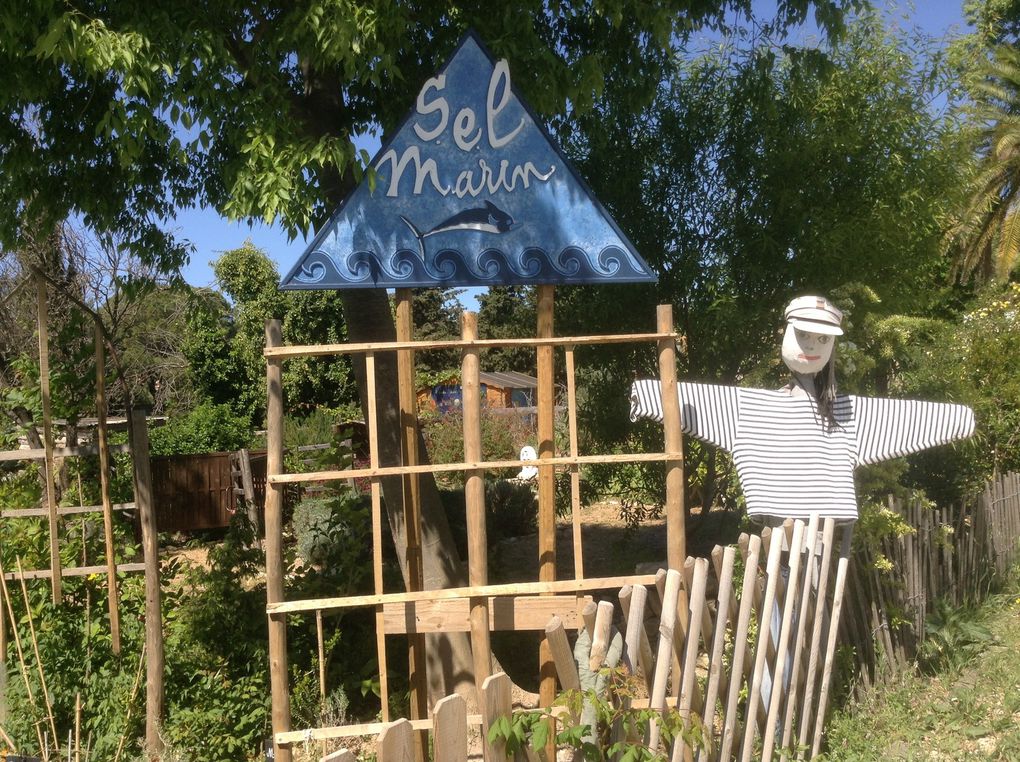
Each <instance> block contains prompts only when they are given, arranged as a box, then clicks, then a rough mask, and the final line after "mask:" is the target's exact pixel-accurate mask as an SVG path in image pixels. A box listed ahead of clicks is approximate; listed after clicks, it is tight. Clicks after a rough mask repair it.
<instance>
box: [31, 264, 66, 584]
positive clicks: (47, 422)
mask: <svg viewBox="0 0 1020 762" xmlns="http://www.w3.org/2000/svg"><path fill="white" fill-rule="evenodd" d="M47 311H48V310H47V306H46V281H45V280H43V278H42V276H39V277H38V278H37V279H36V327H37V329H38V331H39V389H40V393H41V395H42V415H43V445H44V446H45V448H46V465H45V471H46V474H45V476H46V508H47V516H48V518H49V532H50V569H51V570H52V572H53V574H52V576H51V577H50V586H51V587H52V589H53V602H54V603H60V601H61V594H60V582H61V576H60V538H59V537H58V532H59V526H58V525H57V485H56V483H55V482H54V479H53V418H52V411H51V405H50V345H49V334H48V333H47V331H48V329H47V327H46V314H47Z"/></svg>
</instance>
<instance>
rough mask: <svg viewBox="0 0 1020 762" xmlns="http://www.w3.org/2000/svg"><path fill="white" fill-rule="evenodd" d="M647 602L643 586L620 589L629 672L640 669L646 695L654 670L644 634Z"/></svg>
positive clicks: (648, 644) (649, 646) (646, 634)
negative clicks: (625, 629)
mask: <svg viewBox="0 0 1020 762" xmlns="http://www.w3.org/2000/svg"><path fill="white" fill-rule="evenodd" d="M647 601H648V588H646V587H645V586H644V585H634V586H633V587H632V586H630V585H626V586H624V587H623V588H621V589H620V607H621V608H622V609H623V618H624V620H625V621H626V622H627V634H626V637H625V643H626V645H627V650H626V654H627V656H628V659H629V661H630V671H631V673H633V672H635V670H636V668H637V667H641V672H642V674H643V675H644V678H645V688H646V690H647V691H648V694H649V695H651V692H652V673H653V671H654V669H655V666H654V662H653V656H652V646H651V643H649V641H648V633H647V632H645V605H646V603H647Z"/></svg>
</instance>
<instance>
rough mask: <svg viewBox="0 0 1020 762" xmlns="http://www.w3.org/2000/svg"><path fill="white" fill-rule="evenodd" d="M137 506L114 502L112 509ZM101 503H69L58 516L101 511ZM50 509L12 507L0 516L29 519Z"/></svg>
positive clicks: (130, 509)
mask: <svg viewBox="0 0 1020 762" xmlns="http://www.w3.org/2000/svg"><path fill="white" fill-rule="evenodd" d="M136 507H137V506H136V505H135V504H134V503H112V504H111V505H110V510H111V511H133V510H134V509H135V508H136ZM102 511H103V506H101V505H67V506H61V507H59V508H57V515H58V516H75V515H77V514H80V513H101V512H102ZM47 514H48V511H47V510H46V509H45V508H11V509H9V510H6V511H0V518H3V519H27V518H32V517H37V516H46V515H47Z"/></svg>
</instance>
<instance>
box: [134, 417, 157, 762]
mask: <svg viewBox="0 0 1020 762" xmlns="http://www.w3.org/2000/svg"><path fill="white" fill-rule="evenodd" d="M130 417H131V448H132V453H133V458H132V459H133V461H134V471H135V480H134V481H135V502H136V503H137V504H138V518H139V523H140V524H141V526H142V556H143V559H144V562H145V652H146V656H145V678H146V691H145V752H146V754H147V755H148V756H149V757H150V758H151V757H153V756H157V757H158V756H159V755H160V754H161V753H162V751H163V739H162V738H161V737H160V735H159V729H160V727H161V726H162V724H163V715H164V699H165V696H164V688H163V677H164V672H165V663H164V653H163V614H162V609H161V605H160V588H159V535H158V534H157V527H156V509H155V506H154V505H153V500H152V472H151V470H150V467H149V431H148V428H147V424H146V422H145V413H144V411H142V410H139V409H137V408H133V409H132V410H131V414H130Z"/></svg>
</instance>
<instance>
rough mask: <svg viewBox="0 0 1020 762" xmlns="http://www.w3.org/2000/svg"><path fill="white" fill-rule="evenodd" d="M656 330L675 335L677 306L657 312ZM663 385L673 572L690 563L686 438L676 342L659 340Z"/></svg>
mask: <svg viewBox="0 0 1020 762" xmlns="http://www.w3.org/2000/svg"><path fill="white" fill-rule="evenodd" d="M655 317H656V324H657V326H656V330H657V331H658V332H659V333H672V332H673V306H672V305H670V304H660V305H659V306H658V307H657V308H656V310H655ZM659 381H660V383H661V385H662V430H663V435H664V436H665V439H666V558H667V561H668V563H669V568H670V569H680V568H682V567H683V564H684V561H686V560H687V525H686V520H687V519H686V515H685V514H686V511H685V507H684V435H683V430H682V428H681V424H680V396H679V393H678V391H677V387H676V341H674V340H673V339H659Z"/></svg>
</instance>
